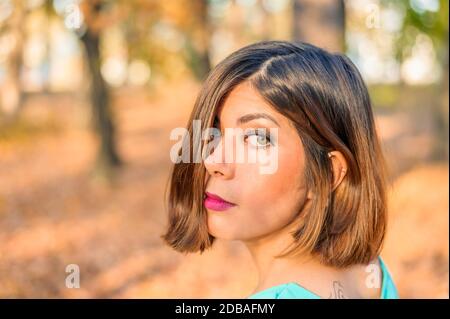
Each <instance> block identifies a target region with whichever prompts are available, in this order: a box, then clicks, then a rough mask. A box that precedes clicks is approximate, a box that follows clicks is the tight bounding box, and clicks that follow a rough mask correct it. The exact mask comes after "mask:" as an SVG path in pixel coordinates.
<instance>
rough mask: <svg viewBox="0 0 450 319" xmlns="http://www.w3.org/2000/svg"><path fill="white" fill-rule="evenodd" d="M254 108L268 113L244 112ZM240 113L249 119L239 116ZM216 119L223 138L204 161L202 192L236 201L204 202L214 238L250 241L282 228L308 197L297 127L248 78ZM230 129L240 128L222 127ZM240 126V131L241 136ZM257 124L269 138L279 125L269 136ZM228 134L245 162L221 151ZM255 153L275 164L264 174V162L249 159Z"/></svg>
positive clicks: (257, 111)
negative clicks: (224, 205)
mask: <svg viewBox="0 0 450 319" xmlns="http://www.w3.org/2000/svg"><path fill="white" fill-rule="evenodd" d="M256 113H258V114H264V115H266V116H267V117H257V116H255V117H253V116H250V117H249V116H248V115H250V114H256ZM243 116H246V117H244V119H247V120H248V121H246V120H244V121H242V120H241V121H239V119H242V117H243ZM250 118H252V119H250ZM270 118H272V119H273V120H274V121H272V120H271V119H270ZM249 119H250V120H249ZM218 121H219V123H218V124H217V125H216V126H217V127H218V128H220V130H221V138H220V140H219V143H218V144H217V145H216V148H215V149H214V150H213V152H212V153H211V154H210V155H209V156H208V157H207V158H206V159H205V161H204V164H205V167H206V169H207V173H208V174H207V177H206V178H207V184H206V192H208V193H213V194H215V195H218V196H220V197H221V198H223V199H224V200H226V201H228V202H231V203H234V204H235V206H232V207H230V208H228V209H225V210H220V208H217V207H215V206H214V200H212V202H213V203H212V204H211V200H210V202H209V204H208V203H205V207H206V209H207V212H208V229H209V233H210V234H211V235H212V236H214V237H216V238H223V239H230V240H243V241H251V240H254V239H258V238H263V237H264V236H265V235H268V234H271V233H273V232H276V231H278V230H280V229H282V228H283V227H285V226H286V225H288V224H289V223H290V222H291V221H293V220H294V219H295V218H296V217H297V216H298V214H299V213H300V211H301V208H302V207H303V204H304V203H305V201H306V200H307V198H310V196H309V193H308V192H307V190H306V184H305V179H304V167H305V156H304V151H303V145H302V142H301V139H300V137H299V135H298V133H297V131H296V129H295V128H294V127H293V126H292V125H291V123H290V121H289V120H288V119H287V118H286V117H284V116H283V115H281V114H280V113H278V112H277V111H276V110H274V108H273V107H271V106H270V105H269V104H268V103H267V102H265V101H264V99H263V98H262V97H261V96H260V95H259V94H258V92H257V91H256V90H255V89H254V88H252V86H251V85H250V84H249V83H248V82H243V83H241V84H240V85H238V86H236V87H235V88H234V89H233V90H232V91H231V92H230V94H229V95H228V97H227V99H226V100H225V102H224V103H223V104H222V107H221V108H220V109H219V110H218ZM229 128H232V129H238V130H234V131H233V132H235V131H236V132H237V133H236V134H235V133H229V132H227V131H226V129H227V130H228V131H231V130H230V129H229ZM239 129H241V130H242V131H241V132H242V133H243V135H239ZM261 129H265V132H266V135H267V136H269V138H270V134H269V130H270V129H277V134H276V135H277V136H276V138H275V139H272V140H270V141H269V140H268V139H266V137H265V136H264V135H263V134H259V133H261V132H262V131H261ZM255 130H256V131H255ZM258 130H259V131H258ZM227 134H228V135H230V134H233V135H235V139H234V142H233V143H232V144H231V145H232V147H231V148H233V150H234V152H233V154H236V150H237V148H238V146H241V147H242V149H243V150H244V151H245V152H246V154H247V155H246V157H245V160H244V161H242V160H239V161H238V160H237V159H236V158H235V159H234V160H232V161H227V160H225V156H226V155H225V152H228V150H229V149H227V147H228V145H229V144H226V143H225V140H227V138H229V137H230V136H228V137H226V135H227ZM258 134H259V136H258ZM239 136H241V137H245V138H242V139H239ZM225 145H227V146H225ZM256 152H262V153H260V154H262V155H265V157H267V158H268V159H269V161H271V163H272V164H273V163H274V162H273V161H276V164H277V165H276V169H275V170H274V171H272V172H271V173H269V174H267V173H265V174H263V173H262V170H261V166H262V165H263V164H262V163H260V162H258V161H254V160H250V156H251V154H253V155H254V154H255V153H256ZM235 156H236V155H235ZM266 164H267V162H266V163H264V165H266ZM207 201H208V199H207Z"/></svg>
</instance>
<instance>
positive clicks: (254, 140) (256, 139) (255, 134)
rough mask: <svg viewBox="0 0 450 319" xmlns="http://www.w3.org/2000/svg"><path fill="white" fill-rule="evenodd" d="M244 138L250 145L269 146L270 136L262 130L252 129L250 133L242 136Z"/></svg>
mask: <svg viewBox="0 0 450 319" xmlns="http://www.w3.org/2000/svg"><path fill="white" fill-rule="evenodd" d="M244 140H246V141H247V142H248V143H250V145H252V146H255V147H263V148H266V147H268V146H270V144H271V142H270V138H269V137H268V136H267V135H266V134H265V132H264V130H263V131H258V130H255V131H252V132H251V133H247V134H246V135H245V137H244Z"/></svg>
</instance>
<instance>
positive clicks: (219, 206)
mask: <svg viewBox="0 0 450 319" xmlns="http://www.w3.org/2000/svg"><path fill="white" fill-rule="evenodd" d="M205 194H206V197H205V199H204V200H203V203H204V205H205V207H206V208H208V209H212V210H217V211H224V210H226V209H229V208H231V207H233V206H236V204H233V203H230V202H228V201H226V200H224V199H223V198H222V197H220V196H218V195H216V194H212V193H208V192H205Z"/></svg>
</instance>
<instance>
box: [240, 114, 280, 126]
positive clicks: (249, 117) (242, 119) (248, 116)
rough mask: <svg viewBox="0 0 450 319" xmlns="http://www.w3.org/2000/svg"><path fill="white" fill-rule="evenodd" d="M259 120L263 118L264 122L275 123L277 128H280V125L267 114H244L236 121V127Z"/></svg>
mask: <svg viewBox="0 0 450 319" xmlns="http://www.w3.org/2000/svg"><path fill="white" fill-rule="evenodd" d="M259 118H264V119H266V120H269V121H272V122H273V123H275V124H276V125H277V126H278V127H279V126H280V124H278V122H277V121H276V120H275V119H274V118H273V117H272V116H270V115H269V114H266V113H250V114H245V115H243V116H241V117H240V118H238V119H237V121H236V123H237V125H242V124H245V123H247V122H250V121H253V120H256V119H259Z"/></svg>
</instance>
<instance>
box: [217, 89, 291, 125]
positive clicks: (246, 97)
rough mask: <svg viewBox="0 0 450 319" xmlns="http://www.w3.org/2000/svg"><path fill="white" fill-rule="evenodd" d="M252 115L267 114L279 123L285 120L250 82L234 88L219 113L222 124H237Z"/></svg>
mask: <svg viewBox="0 0 450 319" xmlns="http://www.w3.org/2000/svg"><path fill="white" fill-rule="evenodd" d="M251 113H266V114H268V115H270V116H271V117H273V118H275V119H276V120H277V122H279V121H282V118H283V116H282V115H281V114H280V113H278V112H277V111H276V110H275V109H274V108H273V107H272V106H271V105H270V104H269V103H268V102H267V101H265V100H264V99H263V98H262V97H261V95H260V94H259V93H258V91H256V90H255V89H254V88H253V87H252V86H251V85H250V84H249V83H248V82H243V83H241V84H239V85H237V86H236V87H235V88H233V90H232V91H231V92H230V94H229V95H228V97H227V98H226V99H225V101H224V103H222V105H221V106H220V107H219V109H218V112H217V114H218V117H219V119H220V121H221V122H222V123H224V122H229V121H232V122H233V123H230V124H236V123H234V122H235V121H236V119H237V118H240V117H242V116H244V115H246V114H251Z"/></svg>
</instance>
